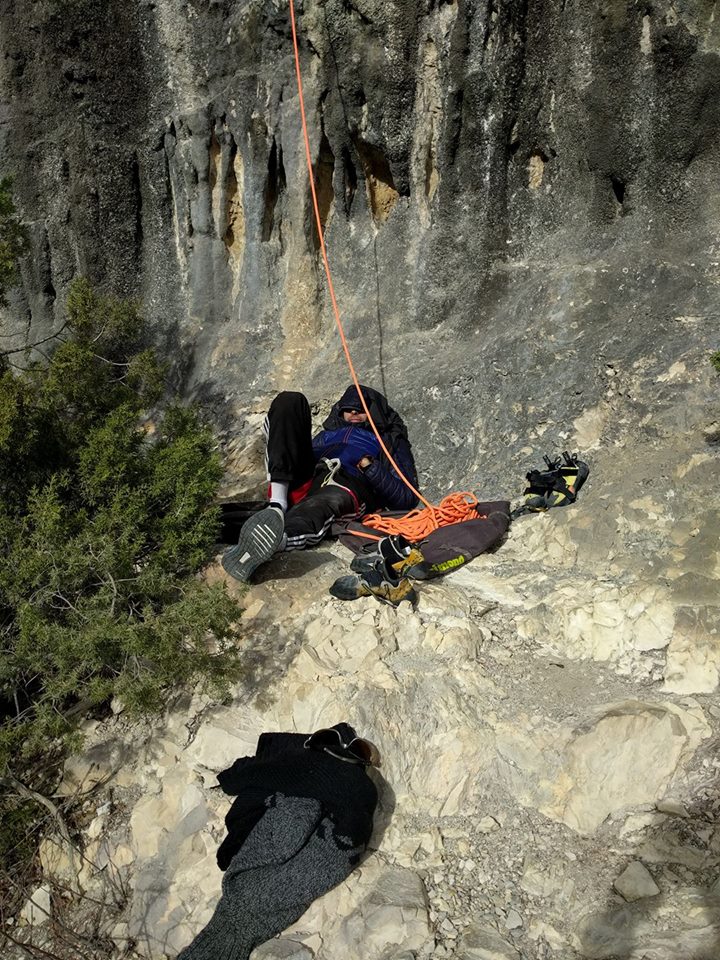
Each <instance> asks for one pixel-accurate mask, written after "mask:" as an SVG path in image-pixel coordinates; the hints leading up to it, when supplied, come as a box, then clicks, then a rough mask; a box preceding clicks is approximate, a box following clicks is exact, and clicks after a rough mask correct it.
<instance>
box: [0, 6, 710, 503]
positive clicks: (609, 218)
mask: <svg viewBox="0 0 720 960" xmlns="http://www.w3.org/2000/svg"><path fill="white" fill-rule="evenodd" d="M298 21H299V29H300V33H301V41H302V66H303V72H304V80H305V91H306V104H307V109H308V116H309V122H310V131H311V138H312V152H313V158H314V162H315V174H316V182H317V185H318V190H319V194H320V202H321V207H322V211H321V215H322V219H323V222H324V225H325V230H326V235H327V242H328V247H329V250H330V258H331V261H332V265H333V270H334V274H335V279H336V284H337V288H338V295H339V299H340V303H341V307H342V311H343V315H344V319H345V323H346V325H347V328H348V333H349V336H350V340H351V345H352V349H353V353H354V355H355V357H356V360H357V365H358V369H359V370H360V371H361V374H362V376H363V377H364V378H365V379H366V380H367V381H368V382H371V383H373V384H374V385H375V386H378V387H380V388H384V389H385V390H386V391H387V392H388V393H389V395H390V396H391V398H392V399H393V400H394V401H396V402H397V403H398V404H399V405H400V406H401V407H402V409H403V410H404V411H405V412H406V413H407V414H408V418H409V420H410V422H411V423H412V422H414V421H415V422H418V423H419V424H420V423H422V424H429V425H430V428H429V429H424V430H419V429H418V430H417V431H416V433H415V436H414V439H415V442H416V445H417V447H418V451H419V453H420V461H421V464H422V465H423V467H424V479H425V481H426V482H427V483H428V484H429V485H430V487H431V488H432V489H433V490H435V491H437V490H444V489H445V488H446V487H447V486H449V485H451V484H456V483H458V482H462V483H464V484H465V485H472V484H475V485H478V484H481V485H484V486H487V485H495V486H497V485H498V484H502V485H503V487H505V488H507V484H508V482H509V480H510V477H511V476H512V477H513V478H514V477H515V476H517V475H518V473H520V475H521V473H522V470H524V469H526V468H527V467H528V466H530V465H532V463H533V462H534V460H535V459H536V458H537V452H536V450H535V449H532V451H530V449H529V448H534V446H535V445H534V443H533V440H536V439H538V438H539V437H542V441H541V444H542V445H543V446H544V445H548V446H553V445H555V446H557V445H563V444H566V443H571V442H574V443H577V444H580V445H582V446H584V447H586V446H587V442H588V431H590V434H591V435H592V438H597V436H598V434H599V435H600V436H601V437H602V438H603V439H612V441H613V442H614V441H617V440H621V439H624V438H626V437H629V436H632V439H633V440H635V439H636V433H633V431H632V430H631V428H630V425H631V424H632V427H633V428H636V427H637V424H638V423H640V422H642V420H643V417H644V416H646V414H647V413H648V410H647V409H646V406H643V407H642V408H641V409H638V408H637V406H636V405H635V404H634V398H633V397H632V396H631V395H629V394H627V393H623V392H622V391H618V386H619V383H617V382H616V383H615V384H614V392H613V396H612V399H613V400H614V401H615V403H614V405H612V404H608V399H610V398H609V397H608V396H607V392H608V387H609V386H613V385H610V384H608V379H607V378H608V377H609V376H611V375H612V374H611V373H609V371H614V370H618V372H620V373H621V374H622V375H624V376H625V377H628V376H632V377H633V378H634V379H635V380H636V381H640V382H641V384H645V385H653V389H652V391H651V394H652V395H651V398H650V399H651V400H652V401H653V402H654V400H655V398H656V396H655V395H656V393H657V391H656V390H655V388H654V382H655V379H656V378H657V377H658V376H662V375H664V374H665V373H666V372H667V370H668V369H670V367H671V366H672V364H673V363H675V362H681V363H684V364H685V365H686V366H688V365H689V363H690V364H692V363H694V362H695V360H697V359H698V358H700V357H704V354H705V351H706V350H707V347H708V344H709V343H711V342H712V341H713V337H714V334H713V333H712V332H711V331H712V329H713V325H714V321H715V320H716V318H717V314H718V293H717V290H718V285H717V280H718V276H719V273H720V266H719V259H718V254H717V252H716V251H717V220H718V215H719V214H720V200H719V198H718V189H717V172H718V150H719V149H720V140H719V138H718V132H719V129H720V106H718V104H720V79H719V78H720V71H718V62H719V61H718V52H719V51H720V26H718V22H717V18H716V16H715V8H714V4H711V3H708V2H701V0H684V2H681V3H678V2H672V3H671V2H669V0H655V2H652V3H644V4H643V3H631V2H627V0H603V2H602V3H599V4H595V5H592V6H588V5H587V4H583V3H580V2H579V0H577V2H576V0H543V2H537V3H533V4H528V3H525V2H521V0H517V2H503V3H495V2H488V3H470V2H464V0H463V2H460V0H458V2H450V3H448V2H441V0H422V2H420V3H418V2H416V0H413V2H410V0H398V2H396V3H393V4H390V5H388V4H381V3H378V2H376V0H358V2H352V3H351V2H347V0H325V2H322V3H320V2H315V0H306V2H304V3H299V4H298ZM0 48H1V49H2V54H3V57H2V72H1V74H0V101H2V102H3V103H4V104H5V106H4V107H3V110H2V114H1V115H0V168H2V172H3V173H5V172H9V173H13V174H14V175H15V177H16V183H17V192H18V196H19V200H20V204H21V208H22V211H23V214H24V215H25V217H26V218H27V219H28V220H29V221H30V222H31V224H32V233H33V242H34V256H33V257H31V258H29V259H28V262H27V263H26V265H25V269H24V283H23V288H22V293H21V295H20V299H19V302H18V303H16V304H14V305H13V312H12V316H13V317H15V318H19V321H18V322H19V323H20V325H21V327H22V330H21V331H19V332H21V333H22V335H32V334H36V333H45V332H46V331H47V329H48V328H49V327H50V326H51V325H52V323H53V322H55V323H57V322H58V321H59V319H60V314H61V312H62V303H63V297H64V293H65V291H66V289H67V285H68V282H69V281H70V279H71V278H72V277H73V276H74V275H76V274H78V273H86V274H89V275H90V276H91V278H92V279H93V280H95V281H97V282H98V283H101V284H103V285H104V286H106V287H108V288H110V289H112V290H115V291H117V292H120V293H126V294H127V293H130V294H136V295H139V296H140V297H142V299H143V302H144V303H145V308H146V311H147V313H148V315H149V316H150V317H152V318H153V319H154V320H155V322H156V324H157V331H158V338H159V340H160V341H161V342H165V343H166V349H167V351H168V353H169V354H171V356H172V358H173V360H174V361H175V366H176V374H177V378H178V381H179V382H181V383H182V384H183V385H184V388H185V390H186V391H187V392H188V393H191V394H195V395H198V396H200V397H202V398H203V399H204V400H205V402H207V403H213V402H214V404H215V414H216V419H217V420H218V423H220V424H221V425H222V426H224V427H226V428H228V429H229V428H230V427H232V429H233V430H234V431H236V432H237V430H239V429H242V420H243V417H244V416H245V415H246V414H247V411H248V409H249V408H250V407H252V406H253V405H255V406H256V408H257V409H260V408H262V407H264V406H265V404H266V403H267V399H268V397H270V396H271V395H272V393H273V392H274V391H275V390H276V389H277V388H278V387H282V386H287V385H289V384H292V385H296V386H297V387H299V388H301V389H305V390H307V391H308V392H309V393H310V394H311V395H312V398H313V399H322V398H329V397H330V396H331V395H332V394H333V393H334V392H335V391H336V390H337V389H338V388H339V387H340V386H341V385H342V384H343V383H344V382H345V381H346V380H347V373H346V370H345V367H344V364H343V362H342V359H341V356H340V352H339V349H338V342H337V338H336V335H335V333H334V328H333V323H332V318H331V315H330V312H329V309H328V302H327V296H326V289H325V281H324V277H323V275H322V270H321V268H320V262H319V258H318V249H317V247H318V242H317V236H316V230H315V227H314V224H313V221H312V216H311V209H310V202H309V190H308V184H307V173H306V170H305V160H304V151H303V147H302V143H301V138H300V126H299V109H298V98H297V93H296V88H295V77H294V69H293V62H292V48H291V43H290V33H289V19H288V9H287V4H286V3H278V2H276V0H254V2H242V3H231V2H229V0H228V2H199V0H191V2H186V0H135V2H132V3H127V2H120V0H110V2H108V3H104V4H94V3H92V2H90V0H41V2H37V3H33V4H16V3H14V2H10V0H3V2H2V3H1V4H0ZM28 328H29V330H28ZM688 361H689V363H688ZM706 372H707V371H706ZM709 375H710V374H709V372H707V377H706V378H705V381H706V383H707V382H708V378H709ZM669 389H670V388H666V389H664V390H663V392H664V393H667V391H668V390H669ZM598 405H600V411H599V413H598V412H597V409H596V408H598ZM609 407H610V409H608V408H609ZM603 413H604V414H605V416H602V414H603ZM582 414H585V415H586V418H587V417H590V420H588V419H585V420H583V421H582V422H581V428H579V429H578V428H574V427H573V421H574V420H575V419H576V418H577V417H579V416H580V415H582ZM703 415H704V414H703V413H702V412H701V413H699V415H698V423H699V422H700V421H701V420H702V417H703ZM625 420H627V421H628V422H627V423H625V422H624V421H625ZM687 426H688V425H687V424H683V425H682V427H683V429H687ZM642 433H643V436H647V435H648V434H652V433H653V428H652V427H651V426H649V425H648V424H646V428H645V429H644V431H643V432H642ZM468 441H469V442H468ZM511 471H512V472H511Z"/></svg>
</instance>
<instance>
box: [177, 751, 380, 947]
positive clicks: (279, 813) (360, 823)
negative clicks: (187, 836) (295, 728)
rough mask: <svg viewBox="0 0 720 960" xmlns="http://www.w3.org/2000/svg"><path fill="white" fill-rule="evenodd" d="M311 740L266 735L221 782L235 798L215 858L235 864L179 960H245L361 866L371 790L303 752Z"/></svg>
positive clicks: (360, 777)
mask: <svg viewBox="0 0 720 960" xmlns="http://www.w3.org/2000/svg"><path fill="white" fill-rule="evenodd" d="M306 739H307V735H297V734H263V735H262V737H261V738H260V741H259V743H258V751H257V754H256V756H255V757H243V758H242V759H241V760H238V761H236V762H235V763H234V764H233V766H232V767H231V768H230V769H229V770H226V771H225V772H224V773H223V774H221V775H220V777H219V778H218V779H219V780H220V781H221V785H222V787H223V789H224V790H225V791H226V792H229V793H235V792H236V791H237V792H238V793H239V796H238V797H237V799H236V800H235V802H234V803H233V806H232V809H231V811H230V813H229V814H228V817H227V820H226V822H227V824H228V830H229V834H228V838H227V839H226V840H225V841H224V843H223V845H222V847H221V851H222V856H221V853H220V852H219V853H218V861H219V862H220V865H221V866H222V864H223V863H225V862H226V860H228V858H229V860H228V862H227V869H226V871H225V875H224V877H223V881H222V897H221V899H220V901H219V903H218V905H217V907H216V909H215V913H214V914H213V916H212V918H211V920H210V922H209V923H208V925H207V926H206V927H205V929H204V930H202V931H201V932H200V933H199V934H198V936H197V937H196V938H195V939H194V940H193V942H192V943H191V944H190V946H189V947H186V948H185V950H183V951H182V952H181V953H180V954H179V957H178V960H248V958H249V956H250V954H251V953H252V951H253V950H254V949H255V947H257V946H258V945H259V944H261V943H265V942H266V941H267V940H270V939H271V938H272V937H274V936H276V935H277V934H278V933H281V932H282V931H283V930H285V929H286V928H287V927H288V926H290V925H291V924H292V923H294V922H295V921H296V920H298V919H299V918H300V917H301V916H302V915H303V913H304V912H305V911H306V910H307V908H308V907H309V906H310V904H311V903H312V902H313V900H316V899H317V898H318V897H319V896H322V895H323V894H324V893H326V892H327V891H328V890H331V889H332V888H333V887H334V886H337V884H338V883H341V882H342V881H343V880H344V879H345V878H346V877H347V876H348V875H349V874H350V873H351V872H352V870H353V868H354V866H355V865H356V864H357V862H358V860H359V858H360V856H361V855H362V853H363V851H364V850H365V848H366V846H367V842H368V840H369V839H370V834H371V832H372V819H373V813H374V810H375V805H376V803H377V791H376V789H375V785H374V784H373V783H372V781H371V780H370V779H369V777H368V776H367V774H366V773H365V770H364V769H363V768H362V767H360V766H357V765H355V764H351V763H346V762H344V761H343V760H339V759H337V758H335V757H332V756H329V755H328V754H325V753H319V752H316V751H314V750H304V749H303V746H302V744H303V743H304V742H305V740H306ZM263 794H264V797H263V799H262V800H260V799H259V798H260V797H261V795H263Z"/></svg>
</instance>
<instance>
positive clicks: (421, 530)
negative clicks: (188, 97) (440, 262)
mask: <svg viewBox="0 0 720 960" xmlns="http://www.w3.org/2000/svg"><path fill="white" fill-rule="evenodd" d="M289 6H290V25H291V27H292V38H293V50H294V53H295V74H296V76H297V86H298V98H299V100H300V119H301V121H302V131H303V140H304V142H305V160H306V162H307V168H308V177H309V180H310V193H311V194H312V202H313V210H314V212H315V223H316V225H317V232H318V237H319V239H320V252H321V254H322V259H323V265H324V267H325V276H326V277H327V283H328V292H329V294H330V302H331V304H332V308H333V314H334V316H335V323H336V324H337V328H338V333H339V334H340V341H341V343H342V347H343V350H344V352H345V359H346V360H347V364H348V367H349V368H350V376H351V377H352V381H353V383H354V384H355V388H356V389H357V392H358V396H359V397H360V402H361V403H362V407H363V411H364V412H365V413H366V414H367V418H368V423H369V424H370V426H371V427H372V431H373V433H374V434H375V436H376V437H377V440H378V443H379V444H380V447H381V449H382V451H383V453H384V454H385V456H386V457H387V458H388V461H389V462H390V464H391V465H392V467H393V469H394V470H395V472H396V473H397V475H398V476H399V477H400V479H401V480H402V481H403V483H404V484H405V485H406V486H407V487H408V488H409V489H410V490H412V492H413V493H414V494H415V496H416V497H417V498H418V500H420V501H421V502H422V503H424V504H425V509H423V510H411V511H410V512H409V513H408V514H406V516H404V517H395V518H389V517H384V516H382V515H380V514H372V515H371V516H367V517H364V518H363V524H364V525H367V526H371V527H373V528H374V529H376V530H379V531H380V532H382V533H401V534H402V535H403V536H404V537H406V538H407V539H408V540H410V541H414V542H416V541H418V540H421V539H422V538H423V537H425V536H427V535H428V534H429V533H432V531H433V530H437V529H438V527H442V526H448V525H449V524H452V523H461V522H462V521H464V520H473V519H476V518H477V517H478V516H479V514H478V512H477V510H476V509H475V504H477V502H478V501H477V499H476V497H475V496H474V495H473V494H472V493H467V492H462V493H451V494H450V495H449V496H447V497H444V498H443V500H442V501H441V502H440V504H439V505H438V506H433V504H432V503H430V501H429V500H426V499H425V497H424V496H423V495H422V494H421V493H420V491H419V490H416V489H415V487H414V486H413V484H412V483H411V482H410V481H409V480H408V478H407V477H406V476H405V474H404V473H403V472H402V470H401V469H400V467H399V466H398V465H397V463H396V462H395V460H394V459H393V456H392V454H391V453H390V451H389V450H388V448H387V447H386V446H385V442H384V441H383V438H382V437H381V436H380V431H379V430H378V428H377V426H376V425H375V421H374V420H373V418H372V414H371V413H370V410H369V408H368V405H367V403H366V401H365V397H364V395H363V392H362V390H361V389H360V382H359V380H358V377H357V374H356V372H355V367H354V366H353V362H352V357H351V356H350V349H349V347H348V344H347V339H346V337H345V331H344V329H343V325H342V321H341V320H340V310H339V309H338V305H337V299H336V297H335V288H334V286H333V282H332V276H331V274H330V262H329V260H328V255H327V249H326V247H325V236H324V233H323V225H322V220H321V218H320V208H319V206H318V200H317V193H316V191H315V174H314V171H313V164H312V156H311V154H310V138H309V136H308V129H307V119H306V116H305V101H304V98H303V86H302V76H301V72H300V48H299V45H298V37H297V27H296V24H295V3H294V0H290V2H289Z"/></svg>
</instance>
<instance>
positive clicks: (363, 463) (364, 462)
mask: <svg viewBox="0 0 720 960" xmlns="http://www.w3.org/2000/svg"><path fill="white" fill-rule="evenodd" d="M371 463H372V457H368V456H367V455H365V456H364V457H363V458H362V459H361V460H358V462H357V464H356V466H357V468H358V470H367V468H368V467H369V466H370V464H371Z"/></svg>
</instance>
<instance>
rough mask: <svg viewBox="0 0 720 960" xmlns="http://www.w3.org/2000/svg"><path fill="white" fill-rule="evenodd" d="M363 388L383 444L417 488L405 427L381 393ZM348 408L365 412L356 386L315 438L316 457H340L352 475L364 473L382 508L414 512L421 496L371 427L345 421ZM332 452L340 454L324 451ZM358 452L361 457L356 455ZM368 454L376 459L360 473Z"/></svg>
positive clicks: (333, 411) (336, 405) (334, 410)
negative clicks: (404, 479) (362, 461)
mask: <svg viewBox="0 0 720 960" xmlns="http://www.w3.org/2000/svg"><path fill="white" fill-rule="evenodd" d="M361 389H362V392H363V396H364V397H365V402H366V403H367V405H368V408H369V410H370V413H371V414H372V417H373V420H374V421H375V424H376V426H377V428H378V431H379V433H380V436H381V437H382V438H383V442H384V443H385V445H386V446H387V448H388V450H389V451H390V453H391V454H392V457H393V459H394V460H395V462H396V463H397V465H398V467H399V468H400V469H401V470H402V472H403V473H404V474H405V476H406V477H407V478H408V480H409V481H410V483H412V485H413V486H414V487H415V488H417V485H418V480H417V470H416V469H415V461H414V459H413V454H412V447H411V446H410V441H409V440H408V435H407V428H406V426H405V424H404V423H403V421H402V419H401V417H400V416H399V415H398V414H397V413H396V412H395V411H394V410H393V408H392V407H391V406H390V405H389V403H388V402H387V400H386V399H385V397H384V396H383V395H382V394H381V393H379V392H378V391H377V390H373V389H372V388H371V387H365V386H362V385H361ZM348 409H355V410H360V409H362V404H361V403H360V398H359V396H358V392H357V390H356V388H355V387H354V386H350V387H348V389H347V390H346V391H345V393H344V394H343V395H342V397H341V398H340V400H338V402H337V403H336V404H335V406H334V407H333V408H332V410H331V411H330V414H329V416H328V418H327V419H326V420H325V422H324V423H323V427H324V428H325V429H324V430H323V431H322V432H321V433H319V434H318V435H317V436H316V437H315V438H314V440H313V450H314V451H315V454H316V456H317V457H318V459H319V458H320V457H337V458H338V459H339V460H340V461H341V462H342V464H343V468H344V469H346V470H348V472H349V473H351V474H354V475H358V474H359V473H360V472H361V473H362V476H363V477H364V479H365V480H366V481H367V482H368V483H369V484H370V486H371V487H372V488H373V490H374V491H375V493H376V494H377V497H378V500H379V501H380V504H381V506H382V507H384V508H386V509H388V510H411V509H412V508H413V507H414V506H415V505H416V504H417V497H416V496H415V494H414V493H413V492H412V491H411V490H410V489H409V488H408V487H407V486H406V485H405V483H404V482H403V481H402V480H401V479H400V477H399V476H398V475H397V473H396V472H395V470H394V469H393V468H392V466H391V465H390V463H389V461H388V459H387V457H386V456H385V454H384V453H383V452H382V450H381V449H380V445H379V444H378V442H377V438H376V437H375V434H374V433H373V432H372V429H371V427H370V425H369V424H368V425H365V424H363V425H353V426H350V425H349V424H347V423H346V422H345V420H344V419H343V416H342V412H343V410H348ZM344 436H347V439H346V440H344V439H343V438H344ZM343 445H346V446H347V450H346V451H344V452H343V451H342V450H341V448H342V446H343ZM328 449H334V450H335V451H336V452H333V453H327V452H324V451H325V450H328ZM358 451H359V455H356V454H358ZM365 455H367V456H370V457H372V463H371V464H370V466H369V467H367V468H366V469H365V470H363V471H358V470H357V467H356V464H357V462H358V461H359V460H361V459H362V457H363V456H365ZM346 460H347V461H348V462H347V464H346V462H345V461H346Z"/></svg>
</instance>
